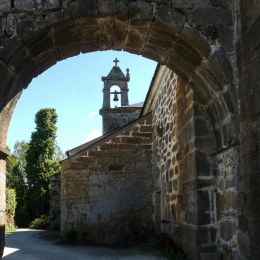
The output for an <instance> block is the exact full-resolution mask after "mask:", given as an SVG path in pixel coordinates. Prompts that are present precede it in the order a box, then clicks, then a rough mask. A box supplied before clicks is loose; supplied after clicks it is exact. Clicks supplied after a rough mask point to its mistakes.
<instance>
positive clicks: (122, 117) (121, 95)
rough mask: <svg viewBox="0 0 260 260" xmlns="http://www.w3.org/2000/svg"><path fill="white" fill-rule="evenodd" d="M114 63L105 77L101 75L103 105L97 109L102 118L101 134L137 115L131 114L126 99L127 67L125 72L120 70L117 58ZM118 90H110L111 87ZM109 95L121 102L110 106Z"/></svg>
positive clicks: (128, 78) (128, 77)
mask: <svg viewBox="0 0 260 260" xmlns="http://www.w3.org/2000/svg"><path fill="white" fill-rule="evenodd" d="M113 62H114V63H115V65H114V66H113V68H112V69H111V71H110V72H109V74H108V75H107V76H106V77H102V78H101V79H102V81H103V85H104V86H103V106H102V108H101V109H100V110H99V114H100V115H101V116H102V120H103V134H107V133H109V132H111V131H113V130H114V129H116V128H118V127H120V126H123V125H124V124H126V123H128V122H130V121H132V120H133V119H136V118H137V117H138V116H139V114H138V116H136V115H133V112H132V111H133V108H132V107H130V106H129V101H128V91H129V89H128V82H129V80H130V74H129V69H126V74H124V73H123V72H122V70H121V69H120V67H119V66H118V63H119V60H118V59H117V58H116V59H115V60H114V61H113ZM114 86H115V87H117V88H119V89H120V90H119V91H117V90H115V91H112V87H114ZM111 97H113V101H115V102H118V101H121V104H119V105H116V106H115V107H112V104H111Z"/></svg>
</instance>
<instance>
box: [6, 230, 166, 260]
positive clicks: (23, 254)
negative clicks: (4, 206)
mask: <svg viewBox="0 0 260 260" xmlns="http://www.w3.org/2000/svg"><path fill="white" fill-rule="evenodd" d="M45 234H46V231H39V230H31V229H19V230H17V231H16V232H12V233H7V234H6V247H5V251H4V257H3V259H4V260H9V259H10V260H20V259H23V260H59V259H62V260H81V259H85V260H86V259H99V260H101V259H120V260H121V259H123V260H124V259H127V260H130V259H131V260H134V259H135V260H157V259H158V260H159V259H160V260H161V259H165V258H163V257H161V256H160V255H158V254H156V253H154V252H151V251H148V250H144V249H138V248H120V249H118V248H117V249H115V248H109V247H95V246H79V245H61V244H58V243H57V242H55V240H53V239H44V236H45Z"/></svg>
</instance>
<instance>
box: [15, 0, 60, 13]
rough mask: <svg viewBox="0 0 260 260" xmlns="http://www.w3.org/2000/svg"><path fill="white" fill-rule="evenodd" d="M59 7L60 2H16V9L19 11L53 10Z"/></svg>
mask: <svg viewBox="0 0 260 260" xmlns="http://www.w3.org/2000/svg"><path fill="white" fill-rule="evenodd" d="M59 7H60V1H59V0H45V1H37V0H14V8H15V9H16V10H19V11H35V10H42V9H43V10H53V9H58V8H59Z"/></svg>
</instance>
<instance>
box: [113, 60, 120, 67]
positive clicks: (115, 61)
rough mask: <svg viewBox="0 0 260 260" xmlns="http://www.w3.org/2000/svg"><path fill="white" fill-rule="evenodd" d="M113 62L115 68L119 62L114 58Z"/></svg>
mask: <svg viewBox="0 0 260 260" xmlns="http://www.w3.org/2000/svg"><path fill="white" fill-rule="evenodd" d="M113 62H114V63H115V65H116V67H117V63H118V62H119V60H118V59H117V58H115V59H114V60H113Z"/></svg>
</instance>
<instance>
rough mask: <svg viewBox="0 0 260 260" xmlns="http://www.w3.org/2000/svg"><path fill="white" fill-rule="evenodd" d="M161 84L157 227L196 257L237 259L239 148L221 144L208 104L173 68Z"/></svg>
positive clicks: (156, 111)
mask: <svg viewBox="0 0 260 260" xmlns="http://www.w3.org/2000/svg"><path fill="white" fill-rule="evenodd" d="M159 84H160V87H159V88H158V91H157V94H156V96H155V98H154V100H155V101H154V103H153V127H154V132H153V174H154V178H155V191H154V205H155V214H154V217H155V226H156V230H157V232H163V233H167V234H169V235H170V236H171V237H172V238H173V240H174V241H175V242H177V243H178V244H179V245H181V246H182V248H183V249H184V250H185V251H186V252H188V253H190V254H191V258H194V259H197V258H198V259H211V258H212V257H213V256H214V257H217V258H216V259H218V258H221V255H223V257H225V259H236V257H237V256H238V251H237V249H238V245H237V221H238V218H237V205H236V196H237V174H238V168H239V164H238V162H239V155H238V150H239V147H238V146H236V145H232V146H228V147H226V148H225V149H222V150H218V149H217V142H218V141H217V140H218V135H217V133H216V132H217V130H215V129H214V128H213V126H212V122H211V120H210V117H209V116H208V113H207V108H206V107H205V106H204V105H203V104H201V103H200V102H199V101H198V100H197V97H196V96H195V95H194V93H193V91H192V89H191V88H190V87H189V86H188V84H186V83H185V82H184V81H183V80H181V79H180V78H179V77H177V76H176V75H175V74H174V73H173V72H171V71H170V70H168V71H167V72H166V73H165V74H164V76H163V77H162V79H161V81H160V83H159ZM216 135H217V136H216Z"/></svg>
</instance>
